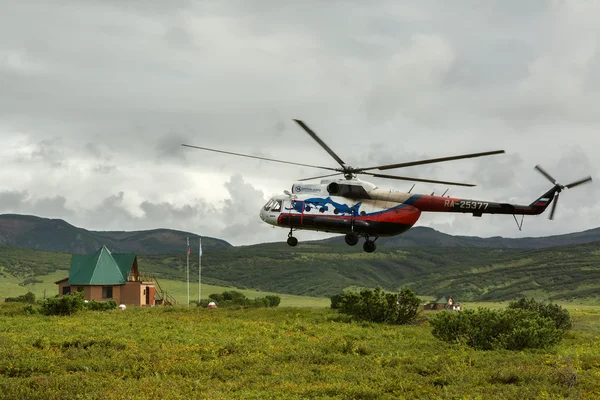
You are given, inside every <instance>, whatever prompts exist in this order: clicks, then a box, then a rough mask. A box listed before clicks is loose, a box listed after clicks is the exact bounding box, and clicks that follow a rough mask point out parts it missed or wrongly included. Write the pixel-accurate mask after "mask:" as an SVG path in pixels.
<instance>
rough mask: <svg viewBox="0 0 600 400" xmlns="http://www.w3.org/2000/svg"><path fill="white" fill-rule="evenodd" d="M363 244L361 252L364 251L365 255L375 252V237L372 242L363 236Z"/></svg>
mask: <svg viewBox="0 0 600 400" xmlns="http://www.w3.org/2000/svg"><path fill="white" fill-rule="evenodd" d="M365 239H366V240H365V243H364V244H363V250H364V251H366V252H367V253H372V252H374V251H375V249H376V248H377V245H376V244H375V240H377V239H378V237H377V236H375V239H374V240H371V239H369V237H368V236H365Z"/></svg>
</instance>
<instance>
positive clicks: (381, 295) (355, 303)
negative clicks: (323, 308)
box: [331, 288, 421, 325]
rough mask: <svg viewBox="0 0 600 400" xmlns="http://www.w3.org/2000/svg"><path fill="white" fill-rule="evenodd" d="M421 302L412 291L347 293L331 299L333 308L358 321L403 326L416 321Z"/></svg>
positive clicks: (379, 290) (370, 290)
mask: <svg viewBox="0 0 600 400" xmlns="http://www.w3.org/2000/svg"><path fill="white" fill-rule="evenodd" d="M420 304H421V300H420V299H419V298H418V297H417V296H416V295H415V294H414V293H413V292H412V290H410V289H405V290H403V291H401V292H400V293H386V292H384V291H383V290H381V288H377V289H374V290H372V289H365V290H361V291H360V292H359V293H355V292H347V293H342V294H339V295H336V296H333V297H332V298H331V308H334V309H338V310H339V311H340V312H341V313H344V314H347V315H350V316H352V317H353V318H355V319H356V320H357V321H370V322H383V323H387V324H393V325H402V324H407V323H409V322H412V321H414V320H415V319H416V317H417V314H418V312H419V305H420Z"/></svg>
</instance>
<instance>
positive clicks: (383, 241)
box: [313, 226, 600, 249]
mask: <svg viewBox="0 0 600 400" xmlns="http://www.w3.org/2000/svg"><path fill="white" fill-rule="evenodd" d="M598 241H600V228H594V229H589V230H587V231H583V232H576V233H568V234H564V235H554V236H542V237H524V238H504V237H500V236H495V237H489V238H481V237H478V236H454V235H448V234H446V233H442V232H439V231H436V230H435V229H432V228H428V227H424V226H418V227H415V228H412V229H411V230H409V231H408V232H406V233H404V234H402V235H398V236H392V237H380V238H379V239H377V245H378V246H389V247H401V248H408V247H474V248H496V249H542V248H545V247H553V246H566V245H570V244H583V243H592V242H598ZM313 243H344V237H343V236H339V237H334V238H328V239H324V240H317V241H313Z"/></svg>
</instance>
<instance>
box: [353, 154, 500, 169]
mask: <svg viewBox="0 0 600 400" xmlns="http://www.w3.org/2000/svg"><path fill="white" fill-rule="evenodd" d="M502 153H504V150H494V151H486V152H483V153H472V154H463V155H459V156H451V157H440V158H430V159H427V160H420V161H411V162H404V163H398V164H388V165H379V166H377V167H369V168H360V170H361V171H368V170H372V169H378V170H380V171H382V170H386V169H393V168H405V167H412V166H413V165H423V164H433V163H439V162H444V161H452V160H462V159H463V158H475V157H484V156H491V155H494V154H502Z"/></svg>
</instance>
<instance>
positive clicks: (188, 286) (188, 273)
mask: <svg viewBox="0 0 600 400" xmlns="http://www.w3.org/2000/svg"><path fill="white" fill-rule="evenodd" d="M186 272H187V300H188V302H187V305H188V307H189V306H190V237H189V236H188V238H187V269H186Z"/></svg>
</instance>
